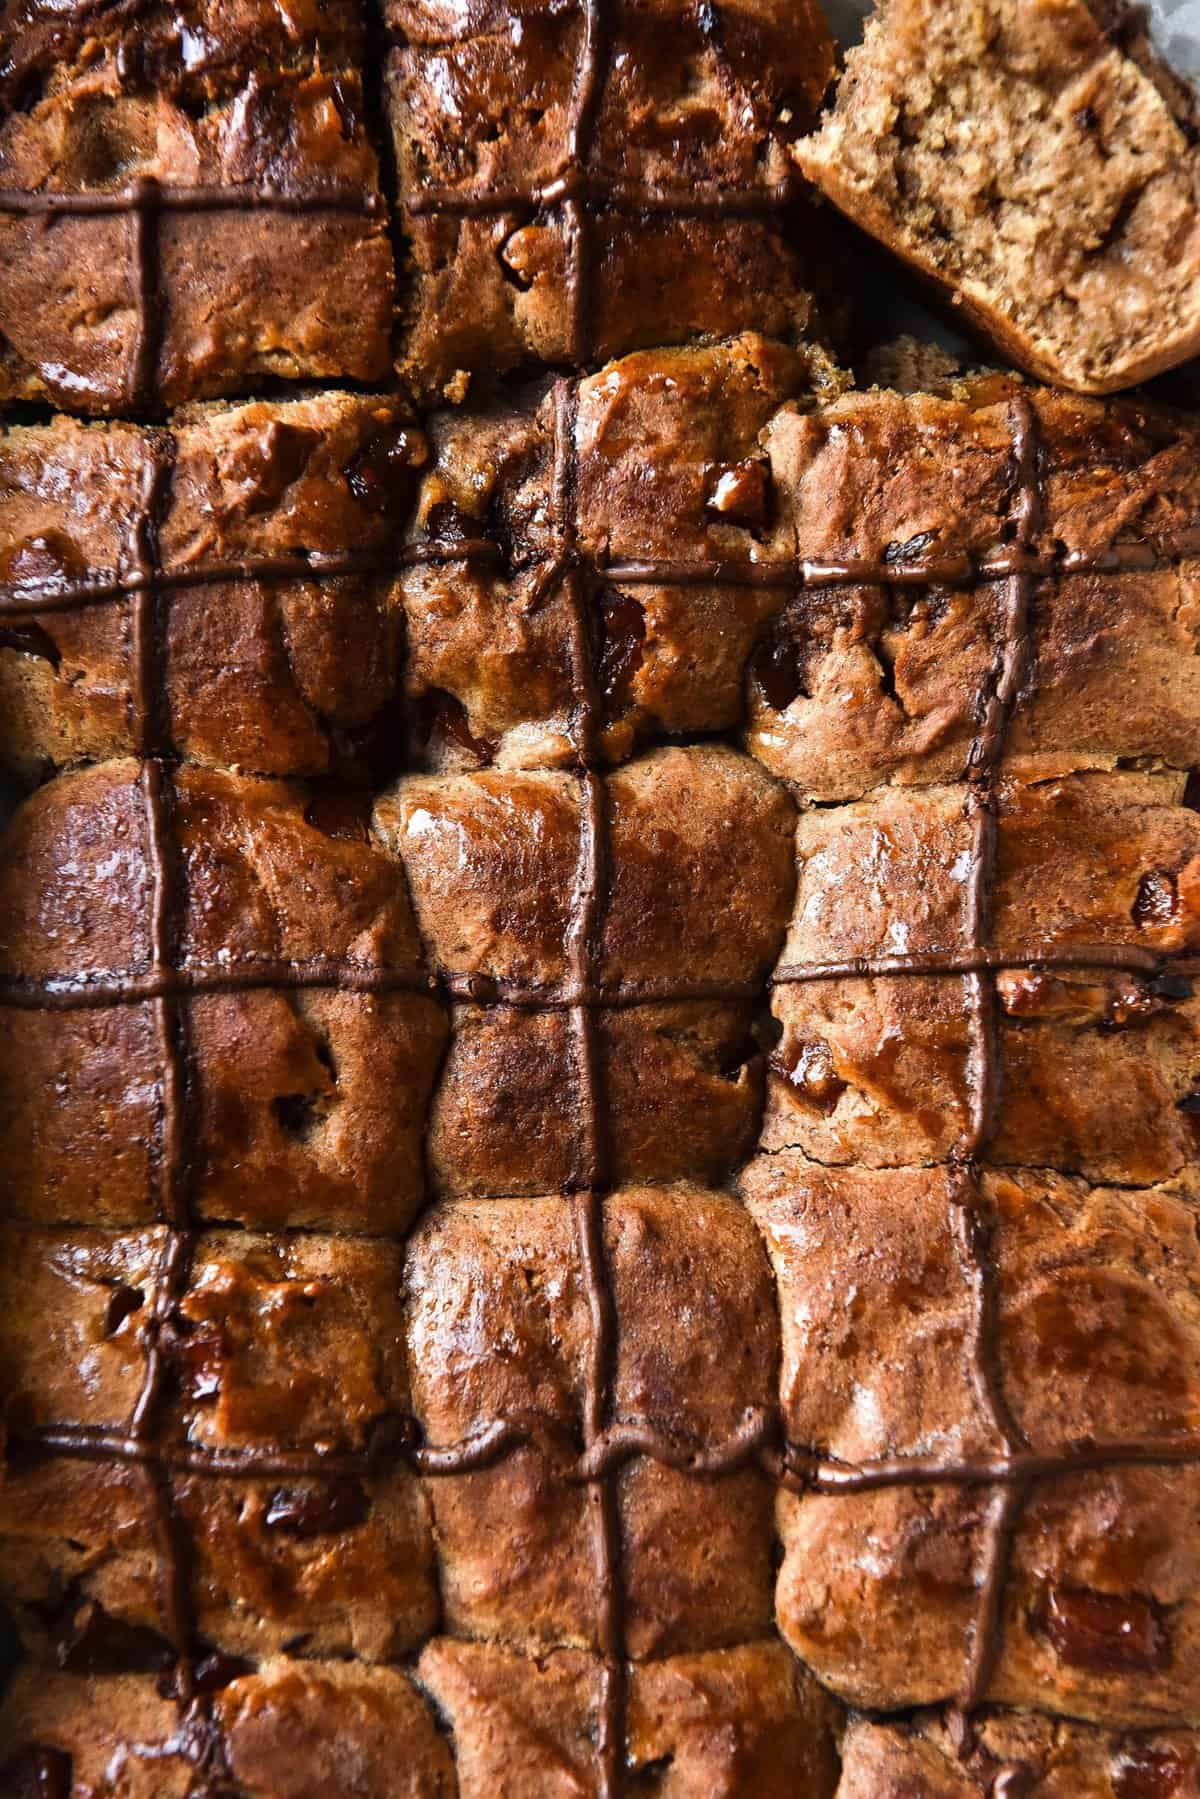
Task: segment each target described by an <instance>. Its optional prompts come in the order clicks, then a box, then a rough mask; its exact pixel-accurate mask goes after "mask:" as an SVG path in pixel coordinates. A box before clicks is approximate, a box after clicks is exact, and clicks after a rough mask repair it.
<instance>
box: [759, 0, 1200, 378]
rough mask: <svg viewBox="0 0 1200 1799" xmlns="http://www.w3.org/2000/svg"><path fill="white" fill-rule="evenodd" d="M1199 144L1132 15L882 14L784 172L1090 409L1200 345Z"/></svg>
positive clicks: (916, 10)
mask: <svg viewBox="0 0 1200 1799" xmlns="http://www.w3.org/2000/svg"><path fill="white" fill-rule="evenodd" d="M1196 140H1197V133H1196V102H1195V97H1194V95H1193V94H1192V93H1191V90H1190V89H1186V88H1185V86H1184V84H1182V83H1180V82H1178V81H1176V80H1175V79H1174V77H1172V76H1171V74H1170V72H1169V71H1168V70H1167V69H1166V68H1165V67H1164V66H1163V65H1161V64H1160V63H1158V62H1157V60H1156V59H1155V57H1154V55H1153V52H1152V50H1151V48H1150V46H1149V43H1148V40H1147V39H1146V37H1145V35H1144V28H1143V26H1142V25H1141V23H1140V22H1139V20H1138V18H1137V16H1136V14H1134V13H1132V12H1128V13H1127V12H1125V11H1124V10H1123V9H1119V8H1104V7H1101V6H1098V5H1095V6H1093V5H1091V4H1089V3H1088V0H886V3H885V4H884V5H882V6H881V7H880V8H879V10H878V11H877V13H876V14H875V16H874V17H873V18H872V19H871V20H870V22H869V23H868V26H867V33H866V38H865V41H864V43H863V44H862V45H861V46H860V47H858V48H857V49H854V50H851V51H850V52H849V54H848V56H847V65H846V72H845V75H844V77H843V79H842V82H841V85H840V87H839V89H838V92H837V98H836V104H835V106H834V108H833V110H832V112H831V113H830V114H829V115H828V116H827V118H826V119H825V121H824V123H823V125H822V127H821V129H820V131H819V132H818V133H817V134H816V135H815V136H813V137H810V138H808V139H806V140H805V141H804V142H803V143H802V144H801V145H799V146H798V147H797V149H796V151H795V155H796V158H797V160H798V162H799V165H800V167H801V168H802V169H803V170H804V172H805V173H806V174H807V175H808V176H809V177H810V178H811V179H812V180H813V181H815V182H816V183H817V185H818V186H819V187H821V188H822V189H823V190H824V191H825V192H826V194H828V196H829V197H830V198H831V199H832V200H833V201H834V202H835V203H836V204H837V205H838V206H839V207H841V208H842V210H843V211H845V212H846V213H848V214H849V215H850V217H851V218H853V219H855V220H856V221H857V222H859V223H860V224H862V225H863V226H864V227H865V228H866V229H867V230H868V231H870V232H871V233H873V235H875V236H876V237H878V238H880V239H881V240H882V241H883V242H884V243H885V244H887V245H888V246H889V247H890V248H892V249H893V250H896V251H898V252H899V253H900V254H901V255H902V256H904V257H906V258H907V259H908V260H909V261H910V262H912V263H913V264H914V265H915V266H916V267H917V268H918V269H919V270H920V271H921V272H922V273H924V274H925V275H927V276H929V277H931V278H932V279H933V280H934V281H935V282H936V283H938V284H939V285H940V286H942V287H944V288H946V289H948V290H949V291H950V293H951V294H952V295H953V296H954V298H955V299H956V300H958V301H961V303H962V304H963V306H964V308H965V311H966V313H967V316H968V317H969V318H970V319H971V320H972V322H974V323H975V324H976V325H977V326H979V327H980V328H981V329H982V331H983V332H984V333H985V334H986V335H989V336H991V338H992V339H993V341H994V342H995V343H996V344H997V345H998V346H999V348H1000V349H1001V351H1002V352H1003V353H1004V354H1005V355H1007V356H1009V357H1012V358H1013V359H1015V360H1016V361H1017V362H1018V363H1020V364H1021V365H1022V366H1023V367H1025V368H1027V369H1029V370H1030V371H1031V372H1032V373H1034V374H1036V375H1040V376H1042V377H1043V378H1045V379H1047V380H1051V381H1056V382H1058V383H1060V384H1062V385H1064V386H1067V387H1073V388H1077V389H1079V390H1081V391H1083V392H1096V393H1105V392H1112V391H1114V390H1116V389H1118V388H1122V387H1131V386H1133V385H1134V384H1135V383H1136V382H1138V381H1142V380H1144V379H1146V378H1147V377H1148V376H1149V375H1152V374H1155V373H1157V372H1159V371H1160V370H1162V369H1165V368H1169V367H1171V366H1172V365H1173V364H1175V363H1179V362H1182V361H1184V360H1185V359H1186V358H1187V357H1189V356H1193V355H1195V353H1196V349H1197V346H1198V345H1200V211H1198V170H1200V160H1198V159H1200V151H1198V150H1197V148H1196Z"/></svg>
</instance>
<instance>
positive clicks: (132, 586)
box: [0, 529, 1200, 616]
mask: <svg viewBox="0 0 1200 1799" xmlns="http://www.w3.org/2000/svg"><path fill="white" fill-rule="evenodd" d="M573 554H574V556H575V558H576V559H577V560H578V561H579V563H580V564H581V565H582V566H584V567H587V568H589V569H590V570H591V571H592V572H593V573H595V574H596V575H599V576H603V578H604V579H605V580H606V581H608V582H610V583H612V584H614V585H618V586H622V587H711V586H717V587H745V588H751V589H757V588H763V587H778V588H781V589H783V588H786V589H788V590H793V589H795V588H797V587H800V588H804V589H822V588H827V587H846V586H851V587H860V586H861V587H928V586H939V585H941V586H962V587H975V586H978V585H980V584H981V583H983V582H985V581H998V580H1009V579H1011V577H1012V576H1014V575H1019V574H1023V575H1028V576H1030V577H1033V578H1039V577H1040V578H1043V579H1050V578H1052V577H1054V576H1063V575H1087V574H1141V573H1151V572H1153V571H1154V570H1156V569H1160V568H1170V567H1174V566H1175V565H1176V564H1177V563H1178V562H1179V561H1180V560H1181V559H1183V558H1187V557H1194V556H1200V529H1197V530H1194V531H1176V532H1172V533H1169V534H1166V535H1164V536H1163V538H1162V539H1161V540H1160V547H1159V549H1157V550H1156V549H1154V548H1152V547H1151V546H1150V545H1147V544H1113V545H1110V546H1109V548H1108V549H1105V550H1097V551H1095V552H1094V553H1088V552H1085V551H1082V550H1068V551H1063V550H1057V551H1052V552H1050V553H1048V554H1045V555H1034V554H1033V553H1032V551H1030V552H1023V553H1020V554H1018V553H1016V552H1009V553H1007V554H998V555H996V556H988V557H984V558H979V559H973V558H971V557H956V558H953V559H948V560H943V561H941V562H938V561H932V560H931V561H927V562H921V561H915V562H911V563H903V562H887V561H886V560H883V559H879V558H875V559H871V558H851V559H847V560H843V561H833V560H818V559H816V558H813V557H794V558H775V559H771V560H764V561H761V562H752V561H744V560H743V561H736V562H733V561H731V562H713V561H701V562H674V561H670V560H666V559H662V560H647V561H634V562H630V561H627V562H613V561H609V560H607V559H606V558H605V557H604V556H589V555H588V554H587V553H586V552H584V551H581V550H580V549H578V547H576V548H575V550H574V552H573ZM503 561H504V557H503V553H502V552H501V550H500V548H499V546H498V545H497V544H495V543H493V542H491V541H490V540H489V539H486V538H478V539H474V540H467V541H459V542H454V543H447V542H441V541H439V540H437V539H429V540H427V541H422V542H416V543H408V544H405V545H404V546H402V547H401V549H400V550H399V551H398V552H392V553H383V554H378V555H374V554H372V553H371V552H369V551H354V550H347V551H343V552H341V553H329V552H313V554H312V555H311V556H261V557H252V556H251V557H244V558H241V559H239V560H235V561H231V562H196V563H191V564H188V565H186V566H184V567H180V568H173V569H160V570H159V571H158V574H157V577H156V579H157V583H158V585H159V586H160V587H161V588H164V589H168V588H170V589H174V588H184V587H198V586H205V585H207V584H209V583H214V582H224V581H321V580H332V579H334V578H336V577H337V576H340V575H379V576H389V575H395V574H397V573H399V572H402V571H403V570H404V569H407V568H412V567H416V566H419V565H422V564H425V563H436V564H453V563H463V564H465V565H467V566H485V565H486V566H495V565H496V564H498V563H503ZM538 563H539V558H537V557H534V558H533V559H532V562H531V566H534V567H536V566H538ZM562 565H563V559H562V554H561V551H558V552H556V553H555V554H554V555H553V556H552V557H550V558H549V559H547V560H544V561H543V566H544V567H545V571H546V572H545V574H544V576H543V580H544V582H546V583H548V584H552V583H553V581H554V580H555V579H557V577H558V575H559V574H560V572H561V569H562ZM143 580H144V577H143V576H142V575H141V574H140V573H139V572H138V571H137V570H134V571H133V572H132V573H131V574H130V575H127V576H123V577H122V576H117V575H113V576H112V577H111V578H110V579H108V580H103V581H97V580H95V579H91V580H84V581H75V582H71V581H63V580H60V579H57V578H55V577H50V578H48V579H44V580H36V581H29V582H22V583H20V584H10V585H9V586H7V587H4V586H0V614H4V613H16V614H19V615H21V616H24V615H26V614H37V613H42V612H67V611H73V610H74V609H76V608H81V609H82V608H83V607H86V606H98V605H105V604H108V603H110V602H113V601H120V600H124V599H127V598H129V597H130V596H131V595H133V594H136V593H137V592H138V591H139V590H140V588H141V585H142V583H143Z"/></svg>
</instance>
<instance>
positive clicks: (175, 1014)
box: [127, 213, 207, 1742]
mask: <svg viewBox="0 0 1200 1799" xmlns="http://www.w3.org/2000/svg"><path fill="white" fill-rule="evenodd" d="M138 216H139V218H142V219H143V235H149V233H148V231H147V230H146V228H145V217H146V215H145V214H144V213H139V215H138ZM144 254H145V255H146V256H147V258H148V266H149V267H150V269H151V274H150V275H149V276H147V277H144V280H143V303H144V308H145V312H144V318H153V317H154V315H155V310H156V294H155V292H154V281H155V276H154V274H153V269H154V267H155V266H156V265H155V264H154V261H153V257H154V252H153V251H149V252H144ZM149 366H150V365H149V362H147V367H149ZM143 372H144V371H143ZM168 441H169V440H168ZM173 458H174V446H173V443H172V444H171V445H170V448H169V450H168V451H165V452H163V453H162V454H159V455H156V456H155V458H154V462H153V466H152V471H151V475H150V478H149V480H148V483H147V489H146V492H145V494H144V496H143V504H142V508H141V512H140V515H139V519H138V524H137V530H136V533H135V540H134V541H135V554H136V557H137V564H138V573H139V575H140V577H141V581H140V585H139V588H138V592H137V595H136V598H135V601H134V617H133V646H134V649H133V655H134V670H133V681H132V714H133V719H132V722H133V730H134V739H135V745H136V748H137V753H138V756H139V759H140V770H139V776H138V779H139V785H140V789H141V795H142V805H143V812H144V817H145V832H146V861H147V865H148V869H149V876H150V883H149V885H150V891H149V917H148V935H149V952H150V967H149V971H148V972H149V976H150V980H151V983H152V985H153V987H154V989H155V991H154V992H153V994H152V997H151V999H150V1004H151V1008H152V1014H153V1020H154V1030H155V1036H156V1040H157V1047H158V1058H159V1065H160V1068H161V1071H162V1072H161V1086H160V1100H159V1119H160V1122H159V1134H158V1146H157V1178H158V1206H159V1213H160V1216H161V1217H162V1219H163V1221H164V1223H165V1225H166V1236H165V1240H164V1245H163V1252H162V1256H161V1258H160V1261H159V1267H158V1270H157V1273H156V1276H155V1281H154V1291H153V1297H152V1300H151V1304H150V1308H149V1313H148V1319H147V1325H146V1336H145V1353H146V1362H145V1369H144V1373H143V1380H142V1387H141V1391H140V1393H139V1395H138V1398H137V1401H136V1403H135V1405H134V1409H133V1414H132V1417H131V1419H130V1425H129V1431H128V1436H127V1442H128V1445H129V1447H130V1449H131V1451H132V1452H133V1459H134V1460H136V1461H138V1462H140V1463H141V1465H142V1467H143V1469H144V1473H145V1478H146V1481H147V1484H148V1486H149V1489H150V1492H151V1495H152V1498H153V1504H154V1518H155V1532H156V1535H157V1537H158V1542H159V1555H158V1569H159V1578H160V1581H161V1584H162V1603H163V1613H164V1620H165V1624H166V1632H167V1636H168V1638H169V1640H170V1642H171V1644H172V1647H173V1649H174V1652H175V1674H174V1684H175V1696H176V1700H177V1703H178V1705H179V1709H180V1718H181V1723H182V1724H183V1725H184V1726H185V1727H186V1729H187V1732H188V1734H189V1736H191V1737H193V1738H195V1739H196V1740H197V1741H199V1742H205V1741H207V1735H206V1733H204V1731H203V1730H202V1728H201V1727H202V1724H203V1718H204V1710H205V1701H204V1700H203V1698H202V1697H201V1696H200V1695H199V1694H198V1692H197V1690H196V1679H195V1655H194V1644H195V1627H194V1618H193V1614H192V1604H191V1591H190V1579H189V1566H188V1558H187V1550H186V1546H185V1543H184V1540H183V1534H182V1525H181V1523H180V1520H179V1518H178V1517H177V1515H176V1512H175V1506H174V1499H173V1494H172V1487H171V1475H170V1468H169V1466H168V1462H167V1458H166V1455H165V1453H164V1445H163V1443H162V1437H161V1426H162V1413H163V1408H164V1405H165V1402H166V1398H167V1393H168V1389H169V1384H170V1370H169V1365H168V1358H167V1352H166V1348H165V1345H164V1337H165V1336H166V1335H167V1333H168V1332H169V1330H170V1328H171V1317H172V1313H173V1312H174V1309H175V1306H176V1304H177V1302H178V1300H179V1297H180V1295H181V1294H182V1293H183V1291H184V1290H185V1288H186V1286H187V1282H188V1278H189V1275H190V1270H191V1259H192V1244H193V1231H192V1215H191V1204H190V1188H191V1162H190V1155H189V1151H190V1143H189V1129H188V1070H189V1030H188V1014H187V1008H186V1007H185V1006H183V1005H180V1004H179V1003H178V998H179V996H178V994H177V993H176V992H175V990H174V988H173V982H172V976H173V971H174V968H175V963H176V960H177V945H176V941H175V938H176V931H177V920H178V918H179V915H180V910H181V894H180V886H181V879H180V870H179V868H178V866H177V857H176V855H175V849H174V832H173V824H174V808H175V792H174V782H173V779H172V773H171V765H170V762H169V755H170V750H169V742H168V738H169V724H168V720H167V719H166V717H165V704H164V698H163V695H164V682H163V678H162V676H163V667H162V664H163V644H162V630H161V625H162V617H161V611H160V604H159V599H160V596H159V584H158V573H159V566H160V555H159V542H158V532H159V525H160V522H161V519H162V517H163V515H164V513H165V510H166V502H167V497H168V493H169V488H170V482H171V477H172V474H173ZM198 1729H199V1736H198V1737H197V1730H198Z"/></svg>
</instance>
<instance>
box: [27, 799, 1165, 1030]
mask: <svg viewBox="0 0 1200 1799" xmlns="http://www.w3.org/2000/svg"><path fill="white" fill-rule="evenodd" d="M591 791H592V793H593V795H594V796H601V797H602V790H601V788H600V785H599V782H596V783H594V784H593V787H592V790H591ZM1007 968H1029V969H1036V970H1039V971H1043V970H1053V969H1081V970H1088V969H1095V970H1103V971H1107V972H1112V971H1116V972H1118V973H1125V974H1134V975H1141V976H1144V977H1147V978H1153V977H1154V976H1159V975H1163V974H1165V973H1166V972H1167V971H1168V970H1169V971H1171V972H1172V973H1175V974H1179V975H1183V976H1195V975H1200V961H1198V960H1197V958H1195V957H1194V956H1171V957H1168V956H1161V955H1157V954H1155V953H1154V951H1152V950H1143V949H1139V948H1138V946H1137V945H1136V944H1134V945H1130V946H1128V947H1124V948H1122V947H1119V946H1113V945H1108V944H1095V945H1090V946H1088V945H1084V946H1079V945H1069V946H1067V947H1065V948H1063V949H1054V948H1046V949H1041V950H1030V951H1029V952H1028V953H1025V954H1022V953H1020V952H1017V951H1014V952H1012V953H1011V954H1009V953H1007V952H1005V953H1003V954H1001V953H999V952H991V951H988V952H980V953H976V952H974V951H970V950H966V951H962V952H945V953H943V952H940V951H934V952H930V953H929V954H928V955H920V954H917V955H912V956H879V957H869V956H864V957H857V958H852V959H851V960H849V961H847V962H814V963H810V964H809V965H807V966H804V965H802V964H799V963H795V964H792V963H784V964H782V965H781V966H780V967H779V968H777V969H776V970H775V972H774V974H773V975H772V976H771V977H770V984H771V985H772V986H790V985H794V984H801V983H804V982H806V981H846V980H875V979H883V978H887V977H891V976H894V977H897V978H898V977H902V976H911V977H918V976H925V977H930V976H939V975H945V976H951V975H961V974H964V973H968V974H969V973H971V972H974V971H976V970H983V969H987V970H1000V969H1007ZM272 988H286V989H288V990H299V991H306V990H307V991H322V990H324V991H331V992H338V993H363V994H370V993H379V994H383V993H412V994H416V995H424V996H428V997H431V998H432V997H436V996H438V995H439V994H442V995H444V996H445V997H446V998H447V999H449V1000H451V1001H459V1002H465V1003H468V1004H470V1005H474V1006H497V1007H511V1008H512V1009H513V1010H514V1011H519V1012H556V1011H574V1010H577V1009H579V1008H581V1007H592V1008H600V1009H608V1010H612V1011H622V1010H625V1009H628V1008H631V1007H635V1006H648V1005H683V1004H686V1003H688V1002H695V1001H701V1000H706V1001H709V1002H711V1003H715V1004H723V1005H737V1004H739V1003H742V1002H744V1001H746V1000H749V999H754V998H756V997H757V996H758V994H759V993H760V991H761V986H760V984H759V983H758V982H754V981H703V980H697V981H671V980H665V979H664V980H652V979H646V980H640V981H632V980H623V981H594V980H593V981H589V982H588V983H587V984H585V985H580V984H579V982H578V981H576V980H574V979H569V980H567V981H566V982H563V983H561V984H558V985H555V986H548V987H538V986H533V985H527V984H524V983H522V982H519V981H508V980H504V981H499V980H494V979H492V978H491V976H488V975H479V974H456V973H453V972H450V971H447V970H442V971H439V972H438V973H436V974H428V973H427V972H426V971H425V970H424V969H423V968H385V967H381V966H377V965H375V964H372V963H369V962H355V961H351V960H347V959H346V958H339V957H336V956H313V957H308V958H306V959H304V960H298V961H286V960H275V959H274V958H272V957H270V956H248V957H243V958H241V959H233V960H230V961H228V962H218V961H213V962H206V961H203V960H199V959H196V960H188V961H181V962H179V963H177V964H176V966H175V967H173V968H169V969H153V968H147V967H144V966H143V967H138V968H131V969H94V970H90V971H89V972H87V973H85V974H49V975H38V976H28V975H19V974H10V975H0V1006H12V1007H13V1008H15V1009H16V1010H19V1011H25V1012H86V1011H91V1010H96V1009H100V1008H103V1007H106V1006H137V1005H143V1004H144V1003H145V1002H146V1001H147V1000H154V999H161V998H165V997H167V996H172V995H173V996H175V997H177V998H182V997H184V996H186V995H189V994H203V993H253V992H269V991H270V990H271V989H272Z"/></svg>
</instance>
